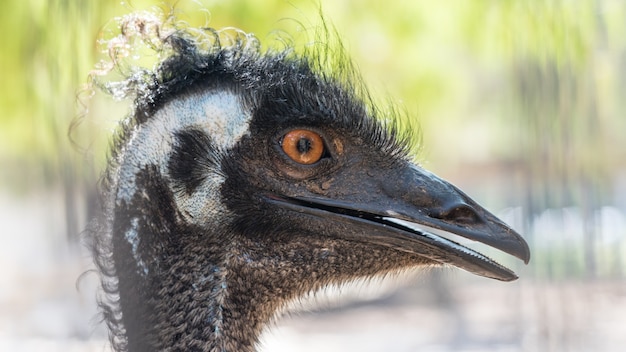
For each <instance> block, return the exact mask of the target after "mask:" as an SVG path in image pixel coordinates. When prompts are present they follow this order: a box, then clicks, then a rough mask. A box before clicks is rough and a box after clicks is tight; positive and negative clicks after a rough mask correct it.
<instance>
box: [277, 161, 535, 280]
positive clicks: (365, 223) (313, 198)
mask: <svg viewBox="0 0 626 352" xmlns="http://www.w3.org/2000/svg"><path fill="white" fill-rule="evenodd" d="M355 175H357V176H356V177H355ZM358 175H360V176H358ZM333 185H334V187H336V189H339V190H341V191H340V192H339V191H334V192H333V191H330V190H329V192H328V194H327V195H325V196H320V195H319V194H315V195H313V194H302V195H297V196H290V197H286V196H279V195H271V196H268V197H267V200H268V201H269V202H272V203H276V204H278V205H280V206H281V207H285V208H288V209H291V210H294V211H297V212H299V213H304V214H308V215H310V216H315V217H320V218H324V219H326V220H331V221H333V222H336V223H342V224H343V225H344V226H342V231H340V234H339V236H341V237H344V238H347V239H350V240H357V241H362V242H367V243H372V244H378V245H383V246H388V247H392V248H395V249H397V250H400V251H405V252H409V253H413V254H417V255H419V256H422V257H425V258H428V259H431V260H433V261H436V262H440V263H445V264H450V265H454V266H456V267H459V268H461V269H464V270H467V271H469V272H471V273H474V274H477V275H481V276H485V277H489V278H494V279H498V280H502V281H511V280H515V279H517V275H515V273H514V272H513V271H512V270H510V269H508V268H506V267H504V266H502V265H500V264H499V263H497V262H495V261H494V260H492V259H490V258H489V257H487V256H486V255H484V254H481V253H479V252H477V251H475V250H473V249H470V248H468V247H466V246H463V245H461V244H459V243H458V240H457V239H455V238H450V235H453V236H454V235H456V236H461V237H464V238H466V239H469V240H472V241H477V242H480V243H483V244H486V245H488V246H490V247H493V248H496V249H499V250H501V251H503V252H506V253H508V254H510V255H513V256H515V257H517V258H519V259H521V260H523V261H524V262H525V263H528V261H529V260H530V250H529V247H528V244H527V243H526V241H524V239H523V238H522V237H521V236H520V235H519V234H517V233H516V232H515V231H514V230H513V229H511V228H510V227H509V226H507V225H506V224H504V223H503V222H502V221H501V220H499V219H498V218H497V217H496V216H494V215H492V214H491V213H489V212H488V211H487V210H485V209H484V208H483V207H481V206H480V205H478V204H477V203H476V202H475V201H473V200H472V199H471V198H469V197H468V196H467V195H465V194H464V193H463V192H461V191H460V190H459V189H457V188H456V187H454V186H453V185H451V184H450V183H448V182H446V181H444V180H442V179H441V178H439V177H437V176H435V175H434V174H432V173H430V172H428V171H426V170H424V169H421V168H419V167H417V166H415V165H413V164H410V163H407V164H405V165H403V166H402V167H400V168H396V169H394V170H393V171H392V172H391V171H388V170H387V171H385V170H368V172H363V171H362V170H361V171H360V172H358V173H350V172H349V170H347V171H344V172H343V173H341V174H338V175H337V176H336V177H334V179H333ZM345 225H348V226H345Z"/></svg>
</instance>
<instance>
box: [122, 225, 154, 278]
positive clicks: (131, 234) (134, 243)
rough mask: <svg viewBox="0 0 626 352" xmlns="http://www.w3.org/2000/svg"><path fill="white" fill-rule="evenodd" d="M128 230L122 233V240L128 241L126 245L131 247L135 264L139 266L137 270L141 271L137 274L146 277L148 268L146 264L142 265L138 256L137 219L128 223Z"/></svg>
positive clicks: (142, 262)
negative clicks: (128, 244)
mask: <svg viewBox="0 0 626 352" xmlns="http://www.w3.org/2000/svg"><path fill="white" fill-rule="evenodd" d="M130 225H131V226H130V228H129V229H128V230H126V232H125V233H124V238H126V241H128V243H130V245H131V250H132V252H133V257H134V258H135V262H136V263H137V265H138V266H139V269H140V270H141V271H140V272H139V274H141V275H142V276H146V275H148V267H147V266H146V263H144V261H143V260H142V259H141V256H140V255H139V250H138V248H139V234H138V233H137V231H138V230H139V229H138V227H139V219H137V218H133V219H132V220H131V221H130Z"/></svg>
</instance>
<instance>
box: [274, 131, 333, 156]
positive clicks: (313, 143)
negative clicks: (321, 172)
mask: <svg viewBox="0 0 626 352" xmlns="http://www.w3.org/2000/svg"><path fill="white" fill-rule="evenodd" d="M281 146H282V148H283V151H284V152H285V154H287V156H289V157H290V158H291V159H293V161H295V162H297V163H299V164H305V165H310V164H314V163H316V162H318V161H319V160H320V159H321V158H322V155H323V154H324V141H322V137H320V135H319V134H317V133H315V132H313V131H308V130H293V131H289V132H288V133H287V134H286V135H285V136H284V137H283V142H282V144H281Z"/></svg>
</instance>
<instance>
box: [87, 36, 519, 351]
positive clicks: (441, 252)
mask: <svg viewBox="0 0 626 352" xmlns="http://www.w3.org/2000/svg"><path fill="white" fill-rule="evenodd" d="M166 43H167V44H168V45H169V46H170V47H171V49H172V51H173V53H172V55H171V57H170V58H168V59H167V60H165V61H163V62H162V63H161V65H160V66H159V67H158V68H157V69H156V70H155V71H154V72H153V73H151V75H150V76H149V77H148V79H146V81H148V82H150V84H148V85H147V87H145V88H144V90H141V91H138V92H137V99H136V108H135V112H134V116H133V119H132V120H131V121H130V122H129V123H127V124H126V125H125V126H124V129H123V132H122V137H121V138H120V141H119V143H117V147H116V148H115V150H114V155H113V157H112V161H111V163H110V165H109V169H108V173H107V183H106V185H107V186H106V189H105V193H106V195H107V197H106V199H107V201H106V203H105V209H106V210H107V218H106V221H105V223H104V224H103V226H102V228H103V230H102V231H101V233H100V234H99V235H98V236H99V241H98V246H97V248H96V252H97V253H96V254H97V257H98V259H99V260H98V263H99V264H100V267H101V268H102V270H103V272H104V275H105V277H108V278H109V279H110V280H109V281H108V284H106V285H103V286H104V288H105V291H106V292H108V293H113V294H115V295H119V301H117V302H113V303H109V304H108V305H106V304H104V305H103V306H104V308H105V313H106V316H107V318H108V320H109V325H110V328H111V331H112V340H113V344H114V346H115V347H116V348H117V349H119V350H141V351H143V350H165V349H171V350H206V351H213V350H216V351H252V350H254V346H255V343H256V341H257V337H258V335H259V333H260V331H261V330H262V328H263V326H264V324H265V323H267V322H268V321H269V320H271V319H272V318H273V317H274V316H275V314H276V312H277V311H279V310H280V309H281V308H282V307H284V306H285V304H286V303H288V302H289V301H291V300H294V299H296V298H298V297H300V296H302V295H304V294H306V293H308V292H311V291H314V290H317V289H319V288H321V287H324V286H325V285H329V284H340V283H343V282H346V281H350V280H353V279H357V278H362V277H370V276H374V275H379V274H385V273H389V272H393V271H398V270H403V269H407V268H412V267H418V266H425V265H426V266H427V265H440V264H448V265H451V266H455V267H458V268H461V269H464V270H467V271H469V272H471V273H474V274H477V275H481V276H485V277H489V278H494V279H498V280H503V281H510V280H514V279H516V276H515V274H514V273H513V272H512V271H511V270H509V269H507V268H505V267H503V266H502V265H500V264H498V263H496V262H495V261H493V260H491V259H490V258H488V257H487V256H485V255H483V254H481V253H480V252H478V251H475V250H473V249H470V248H468V247H466V246H464V245H461V244H459V240H458V239H459V238H464V239H469V240H472V241H477V242H478V243H483V244H485V245H487V246H490V247H494V248H497V249H500V250H502V251H504V252H506V253H509V254H511V255H513V256H516V257H518V258H520V259H522V260H523V261H525V262H527V261H528V260H529V257H530V253H529V249H528V246H527V244H526V243H525V242H524V240H523V239H522V238H521V237H520V236H519V235H518V234H516V233H515V232H514V231H513V230H512V229H511V228H509V227H508V226H507V225H505V224H504V223H503V222H502V221H500V220H498V219H497V218H496V217H495V216H494V215H492V214H490V213H489V212H488V211H487V210H485V209H484V208H482V207H481V206H479V205H478V204H477V203H476V202H475V201H473V200H472V199H470V198H469V197H468V196H467V195H465V194H464V193H463V192H461V191H460V190H459V189H457V188H456V187H454V186H453V185H451V184H450V183H448V182H446V181H444V180H442V179H440V178H439V177H437V176H435V175H434V174H432V173H430V172H428V171H426V170H424V169H423V168H421V167H420V166H418V165H416V164H415V163H413V162H412V161H411V159H410V158H409V156H408V152H407V150H408V148H407V141H406V139H405V138H402V137H399V135H398V133H397V131H396V130H395V129H394V128H392V127H389V126H385V125H384V124H383V122H381V118H380V116H376V115H377V113H378V111H379V110H378V109H376V108H374V107H372V105H371V103H370V101H369V99H368V98H367V94H361V93H359V92H363V91H364V90H363V89H362V88H361V86H360V83H359V79H358V77H356V76H354V77H353V79H351V80H346V79H338V78H337V77H335V76H333V75H332V74H327V73H325V72H323V71H322V70H320V69H319V66H320V65H317V64H316V61H315V60H309V58H307V57H301V56H297V55H294V54H291V53H285V52H277V53H264V54H261V53H259V52H258V51H257V50H255V49H250V47H248V46H246V45H244V44H245V43H244V42H243V41H240V42H237V43H235V44H233V45H231V46H219V45H214V47H213V48H212V49H210V50H209V51H204V52H203V51H200V50H199V49H197V47H196V46H195V44H194V42H192V41H191V40H189V39H187V37H186V36H185V35H182V34H174V35H171V36H170V37H168V39H167V40H166ZM345 67H349V66H345ZM347 76H350V75H347ZM347 76H346V77H347ZM111 278H112V280H111Z"/></svg>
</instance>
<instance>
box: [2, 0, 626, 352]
mask: <svg viewBox="0 0 626 352" xmlns="http://www.w3.org/2000/svg"><path fill="white" fill-rule="evenodd" d="M319 2H320V3H321V7H322V10H323V13H324V16H325V18H326V20H328V21H329V22H331V23H332V24H333V25H334V26H335V27H336V29H337V32H338V33H339V34H340V35H341V38H342V40H343V43H344V45H345V46H346V48H347V51H348V52H349V54H350V55H351V56H352V58H353V60H354V62H355V64H356V65H357V66H358V67H359V68H360V70H361V72H362V74H363V76H364V78H365V81H366V82H367V83H368V85H369V86H370V87H371V88H372V90H373V92H374V93H375V94H376V95H377V96H379V97H380V98H381V99H389V97H392V98H391V100H392V101H394V102H395V103H397V104H398V105H399V106H401V107H402V109H404V110H406V111H407V113H408V114H409V115H410V116H411V117H412V118H414V119H416V120H417V121H418V123H419V125H420V126H421V130H422V139H421V149H420V151H419V152H418V153H417V154H416V158H417V160H419V161H420V162H421V163H422V164H423V165H424V166H425V167H426V168H428V169H430V170H431V171H433V172H435V173H437V174H438V175H440V176H442V177H443V178H445V179H448V180H450V181H452V182H453V183H455V184H456V185H457V186H459V187H460V188H461V189H463V190H465V191H466V192H467V193H468V194H469V195H471V196H472V197H473V198H474V199H476V200H478V201H479V202H480V203H481V204H482V205H484V206H485V207H486V208H487V209H490V210H492V211H493V212H495V213H496V214H497V215H499V216H500V217H501V218H503V219H504V220H505V221H507V222H508V223H509V224H511V225H512V226H513V227H514V228H516V229H517V230H519V232H521V233H522V234H523V235H524V237H525V238H526V239H527V240H528V242H529V244H530V246H531V248H532V253H533V258H532V260H531V262H530V264H529V265H528V266H524V265H521V264H519V263H516V262H515V261H511V262H509V261H507V259H506V258H503V259H502V260H503V261H504V262H505V263H506V264H508V265H510V266H511V267H513V268H515V269H516V271H517V272H518V273H519V275H520V277H521V278H520V280H518V281H516V282H513V283H500V282H495V281H492V280H487V279H484V278H478V277H474V276H472V275H470V274H467V273H465V272H462V271H459V270H457V269H450V268H445V269H436V270H429V271H427V272H421V273H414V274H412V275H411V276H408V277H404V278H399V279H398V280H395V281H394V282H391V283H390V282H385V283H384V286H385V287H386V288H385V289H380V290H372V289H370V288H367V287H362V286H357V287H356V288H353V289H347V290H346V291H347V292H345V294H344V295H343V298H342V299H341V300H340V301H339V303H337V300H335V299H331V300H329V302H322V304H321V305H320V304H318V308H315V309H309V310H307V311H305V312H301V313H298V314H293V315H291V316H288V317H286V318H284V319H282V320H280V321H279V322H278V323H277V326H276V327H275V328H274V329H273V330H272V331H271V332H269V333H267V334H266V335H264V338H263V341H264V342H263V350H264V351H313V350H324V351H344V350H346V349H349V350H354V351H416V350H419V351H623V348H624V347H623V346H625V345H626V281H625V277H626V116H624V115H625V111H626V35H625V34H626V2H623V1H617V0H574V1H570V0H568V1H566V0H563V1H557V0H554V1H496V0H492V1H488V0H474V1H461V0H457V1H445V2H443V1H440V2H436V1H421V0H419V1H413V0H412V1H408V0H407V1H401V0H398V1H393V0H386V1H382V0H361V1H348V0H333V1H326V0H320V1H319ZM174 5H175V9H174V10H172V6H174ZM137 10H149V11H154V12H156V13H166V14H167V13H171V12H172V11H173V12H174V13H175V14H176V15H177V16H178V18H179V19H180V20H183V21H186V22H188V23H189V24H190V25H192V26H205V25H207V24H208V25H209V26H211V27H215V28H221V27H226V26H234V27H238V28H241V29H242V30H244V31H246V32H252V33H255V34H256V35H257V37H258V38H259V39H260V40H261V42H262V43H264V45H267V46H272V43H273V42H274V41H275V38H276V33H281V32H282V31H287V32H289V33H290V34H291V36H292V37H293V40H294V42H295V43H297V44H298V43H299V42H298V40H303V39H302V38H305V37H306V36H301V35H300V34H301V33H302V32H306V29H307V28H312V27H314V26H315V25H316V23H318V22H319V4H318V3H315V2H313V1H310V0H306V1H300V0H290V1H286V0H265V1H253V0H250V1H243V0H229V1H226V0H221V1H220V0H212V1H209V0H207V1H201V0H178V1H148V0H143V1H140V0H135V1H125V2H119V1H118V2H115V1H77V0H74V1H70V0H25V1H15V0H14V1H9V2H5V3H3V10H2V11H0V31H2V33H5V35H4V37H3V38H2V39H1V40H0V72H2V78H1V79H0V224H2V227H3V230H0V350H1V351H105V350H107V345H106V332H105V331H104V328H103V327H102V324H99V322H98V319H97V315H96V314H97V310H96V308H95V305H96V303H95V293H94V291H95V287H96V285H97V277H96V275H95V274H93V273H91V274H90V273H89V272H88V271H89V270H91V269H92V267H93V266H92V264H91V259H90V257H89V254H88V253H87V251H86V250H85V248H84V246H83V245H82V244H81V239H80V236H81V231H82V229H83V228H84V227H85V225H86V224H87V221H88V219H89V217H90V215H91V214H92V213H93V201H94V199H95V197H96V193H95V186H96V181H97V179H98V176H99V175H100V173H101V172H102V170H103V167H104V161H105V160H106V155H107V150H108V141H109V138H110V136H111V135H112V133H113V130H114V129H115V126H116V123H117V121H119V120H120V119H121V118H123V117H124V116H126V115H127V113H128V112H129V109H130V102H129V101H116V100H115V99H113V98H112V97H110V96H107V95H106V94H103V93H101V92H97V91H93V90H91V89H88V88H86V86H85V84H86V83H87V82H88V75H89V72H90V71H91V70H93V69H94V67H96V66H97V63H98V62H99V60H101V59H103V58H105V57H106V55H105V54H104V53H103V50H105V46H104V45H103V44H102V43H103V41H104V40H107V39H110V38H113V37H114V36H115V35H117V32H116V31H119V28H118V27H117V22H116V20H115V18H116V17H119V16H123V15H125V14H128V13H130V12H133V11H137ZM285 19H290V20H285ZM299 44H303V43H299ZM137 60H145V58H138V59H137ZM148 61H149V58H148ZM71 125H73V126H74V127H73V128H72V129H70V126H71ZM70 130H71V132H69V131H70ZM493 255H494V256H496V257H497V254H496V253H494V254H493ZM85 272H87V273H86V274H83V273H85ZM79 277H81V279H80V280H78V278H79ZM376 284H379V283H375V285H376ZM380 284H381V286H382V285H383V284H382V283H380ZM370 286H371V285H370ZM319 306H321V308H320V307H319Z"/></svg>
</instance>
